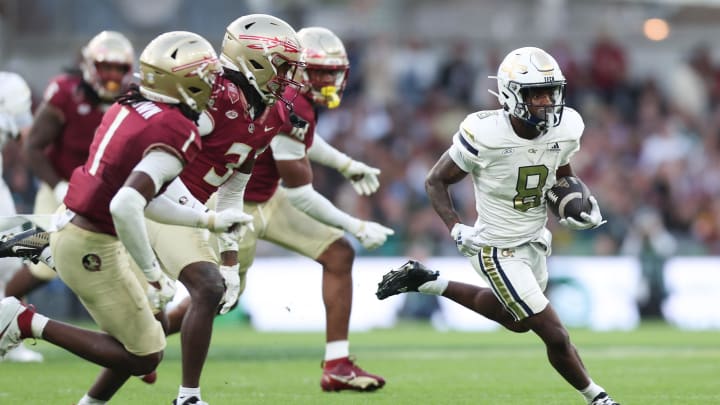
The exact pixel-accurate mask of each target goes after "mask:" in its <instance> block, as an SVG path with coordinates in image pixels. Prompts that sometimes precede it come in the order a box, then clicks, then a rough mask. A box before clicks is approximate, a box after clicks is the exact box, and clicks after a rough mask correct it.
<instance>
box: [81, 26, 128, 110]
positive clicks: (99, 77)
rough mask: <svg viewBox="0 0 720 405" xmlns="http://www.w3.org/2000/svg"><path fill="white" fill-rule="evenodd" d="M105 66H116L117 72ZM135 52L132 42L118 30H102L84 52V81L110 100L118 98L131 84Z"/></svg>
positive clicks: (82, 63) (84, 48)
mask: <svg viewBox="0 0 720 405" xmlns="http://www.w3.org/2000/svg"><path fill="white" fill-rule="evenodd" d="M103 64H107V65H110V66H113V67H114V68H115V69H116V71H117V72H113V71H112V70H110V71H106V69H105V67H104V66H102V65H103ZM134 64H135V51H134V50H133V47H132V44H131V43H130V41H129V40H128V39H127V38H126V37H125V36H124V35H123V34H121V33H119V32H116V31H103V32H101V33H99V34H97V35H95V36H94V37H93V39H91V40H90V42H88V44H87V45H85V47H83V49H82V62H81V63H80V68H81V70H82V73H83V80H85V82H87V83H88V84H89V85H90V86H91V87H92V88H93V89H94V90H95V92H97V94H98V96H100V98H101V99H103V100H106V101H109V100H112V99H113V98H115V97H117V96H119V95H120V94H121V93H123V92H124V91H125V90H127V88H128V86H129V85H130V83H131V82H132V76H133V75H132V70H133V65H134Z"/></svg>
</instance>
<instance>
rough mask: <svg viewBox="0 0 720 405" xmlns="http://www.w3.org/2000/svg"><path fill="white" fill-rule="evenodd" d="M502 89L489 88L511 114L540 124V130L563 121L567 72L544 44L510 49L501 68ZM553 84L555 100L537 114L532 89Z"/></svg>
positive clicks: (537, 127) (526, 121) (537, 125)
mask: <svg viewBox="0 0 720 405" xmlns="http://www.w3.org/2000/svg"><path fill="white" fill-rule="evenodd" d="M490 79H497V84H498V92H497V93H496V92H494V91H492V90H488V91H489V92H490V93H492V94H494V95H495V96H497V98H498V101H500V104H501V105H502V106H503V108H504V109H505V111H508V112H509V113H510V115H512V116H514V117H516V118H518V119H520V120H522V121H523V122H525V123H526V124H528V125H530V126H532V127H534V128H536V129H537V130H538V131H539V132H540V133H544V132H546V131H547V130H548V129H549V128H552V127H556V126H558V125H560V121H561V120H562V113H563V108H564V106H565V76H564V75H563V74H562V71H561V70H560V66H558V63H557V62H556V61H555V59H554V58H553V57H552V56H550V54H548V53H547V52H545V51H543V50H542V49H540V48H534V47H524V48H519V49H516V50H514V51H512V52H510V53H509V54H508V55H507V56H506V57H505V59H503V61H502V63H501V64H500V67H499V68H498V73H497V76H490ZM537 88H549V89H551V90H552V96H551V99H552V104H551V105H548V106H545V107H543V108H540V113H539V114H533V113H532V111H531V108H535V109H537V106H532V105H530V102H529V99H528V92H529V89H537Z"/></svg>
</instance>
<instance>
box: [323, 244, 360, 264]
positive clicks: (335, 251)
mask: <svg viewBox="0 0 720 405" xmlns="http://www.w3.org/2000/svg"><path fill="white" fill-rule="evenodd" d="M354 260H355V249H353V247H352V245H351V244H350V241H348V240H347V239H346V238H340V239H337V240H336V241H335V242H333V243H331V244H330V246H328V247H327V249H325V251H324V252H323V253H322V254H321V255H320V257H318V258H317V261H318V262H319V263H320V264H322V265H323V266H324V267H332V268H347V269H350V268H351V267H352V262H353V261H354Z"/></svg>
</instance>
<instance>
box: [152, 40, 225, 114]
mask: <svg viewBox="0 0 720 405" xmlns="http://www.w3.org/2000/svg"><path fill="white" fill-rule="evenodd" d="M221 71H222V66H221V65H220V61H219V60H218V58H217V54H216V53H215V50H214V49H213V47H212V45H210V43H209V42H208V41H207V40H206V39H205V38H203V37H201V36H200V35H198V34H195V33H192V32H187V31H172V32H166V33H164V34H161V35H160V36H158V37H157V38H155V39H153V40H152V41H150V43H149V44H148V45H147V46H146V47H145V50H143V52H142V54H141V55H140V93H141V94H142V95H143V97H145V98H147V99H148V100H154V101H159V102H163V103H168V104H179V103H183V104H185V105H187V106H188V107H190V108H191V109H193V110H194V111H196V112H200V111H203V110H205V109H206V108H207V107H208V103H209V102H210V95H211V93H212V88H213V85H214V83H215V79H216V78H217V75H218V74H219V73H220V72H221Z"/></svg>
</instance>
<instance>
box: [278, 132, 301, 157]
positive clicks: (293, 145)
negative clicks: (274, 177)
mask: <svg viewBox="0 0 720 405" xmlns="http://www.w3.org/2000/svg"><path fill="white" fill-rule="evenodd" d="M270 148H272V154H273V157H274V158H275V160H298V159H302V158H304V157H305V144H304V143H302V142H300V141H297V140H295V139H293V138H290V137H289V136H284V135H276V136H274V137H273V138H272V140H271V141H270Z"/></svg>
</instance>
